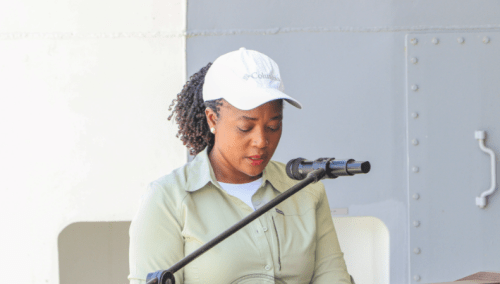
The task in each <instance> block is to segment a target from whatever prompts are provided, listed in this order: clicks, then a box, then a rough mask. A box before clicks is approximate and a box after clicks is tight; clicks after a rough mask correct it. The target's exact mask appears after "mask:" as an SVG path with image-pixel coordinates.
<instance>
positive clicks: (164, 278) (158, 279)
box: [146, 167, 326, 284]
mask: <svg viewBox="0 0 500 284" xmlns="http://www.w3.org/2000/svg"><path fill="white" fill-rule="evenodd" d="M325 174H326V171H325V169H324V168H322V167H320V168H318V169H315V170H313V171H311V172H309V173H308V174H307V177H306V178H305V179H303V180H302V181H300V182H299V183H297V184H296V185H294V186H292V187H290V188H289V189H288V190H287V191H285V192H283V193H281V194H280V195H278V196H277V197H276V198H274V199H273V200H271V201H269V202H268V203H266V204H264V205H263V206H262V207H261V208H259V209H257V210H255V211H254V212H252V213H250V215H248V216H246V217H245V218H243V219H242V220H241V221H239V222H238V223H236V224H234V225H233V226H232V227H230V228H229V229H227V230H226V231H224V232H222V233H221V234H220V235H218V236H217V237H215V238H213V239H212V240H211V241H209V242H208V243H206V244H204V245H203V246H201V247H200V248H198V249H197V250H195V251H193V252H192V253H191V254H189V255H188V256H186V257H184V258H183V259H181V260H180V261H179V262H177V263H176V264H174V265H172V267H170V268H169V269H167V270H158V271H156V272H152V273H149V274H148V276H147V279H146V282H147V283H146V284H175V278H174V273H175V272H177V271H178V270H179V269H181V268H183V267H184V266H186V265H187V264H188V263H190V262H191V261H193V260H194V259H195V258H197V257H198V256H200V255H202V254H203V253H205V252H206V251H207V250H209V249H211V248H212V247H214V246H215V245H217V244H218V243H220V242H222V241H223V240H225V239H226V238H228V237H229V236H231V235H232V234H234V233H236V232H237V231H238V230H240V229H241V228H243V227H244V226H246V225H247V224H248V223H250V222H252V221H253V220H255V219H257V218H258V217H260V216H261V215H262V214H264V213H266V212H267V211H269V210H270V209H272V208H273V207H274V206H276V205H278V204H280V203H281V202H283V201H284V200H285V199H287V198H288V197H290V196H292V195H294V194H295V193H297V192H298V191H299V190H301V189H302V188H304V187H306V186H307V185H309V184H310V183H314V182H317V181H319V180H321V179H322V178H323V177H325Z"/></svg>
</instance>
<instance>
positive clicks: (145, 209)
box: [128, 182, 184, 284]
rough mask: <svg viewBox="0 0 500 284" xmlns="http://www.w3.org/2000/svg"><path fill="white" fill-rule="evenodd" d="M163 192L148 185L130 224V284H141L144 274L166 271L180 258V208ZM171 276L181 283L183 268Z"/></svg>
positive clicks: (144, 277)
mask: <svg viewBox="0 0 500 284" xmlns="http://www.w3.org/2000/svg"><path fill="white" fill-rule="evenodd" d="M165 190H168V189H165V188H163V187H162V186H161V185H159V184H158V183H156V182H152V183H150V184H149V185H148V187H147V191H146V193H145V194H144V195H143V196H142V197H141V201H140V205H139V210H138V211H137V213H136V215H135V216H134V218H133V220H132V223H131V225H130V230H129V235H130V247H129V265H130V274H129V276H128V279H129V280H130V284H144V283H146V277H147V275H148V273H151V272H155V271H157V270H165V269H168V268H170V267H171V266H172V265H174V264H175V263H176V262H178V261H179V260H181V259H182V258H183V257H184V240H183V238H182V235H181V231H182V226H181V224H180V222H179V220H180V218H179V214H180V211H179V206H180V205H179V204H178V202H175V200H174V198H173V197H172V194H168V192H166V191H165ZM174 276H175V283H176V284H182V283H183V281H184V277H183V276H184V275H183V269H181V270H179V271H177V272H176V273H175V274H174Z"/></svg>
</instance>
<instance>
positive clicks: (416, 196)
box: [412, 193, 420, 200]
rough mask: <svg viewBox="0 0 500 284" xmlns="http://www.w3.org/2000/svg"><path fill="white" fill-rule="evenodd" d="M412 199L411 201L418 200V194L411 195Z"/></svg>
mask: <svg viewBox="0 0 500 284" xmlns="http://www.w3.org/2000/svg"><path fill="white" fill-rule="evenodd" d="M412 197H413V199H415V200H418V199H419V198H420V194H418V193H415V194H413V196H412Z"/></svg>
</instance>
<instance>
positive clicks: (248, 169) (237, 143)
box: [205, 100, 283, 183]
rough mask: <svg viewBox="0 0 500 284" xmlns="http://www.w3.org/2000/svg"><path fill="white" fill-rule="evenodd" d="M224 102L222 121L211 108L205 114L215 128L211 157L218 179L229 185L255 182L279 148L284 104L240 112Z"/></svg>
mask: <svg viewBox="0 0 500 284" xmlns="http://www.w3.org/2000/svg"><path fill="white" fill-rule="evenodd" d="M222 101H223V105H222V106H221V107H220V112H219V115H220V117H219V119H217V116H216V114H215V112H213V110H212V109H210V108H207V109H206V111H205V114H206V116H207V121H208V124H209V126H210V127H214V128H215V143H214V146H213V148H212V150H211V152H210V154H209V156H210V160H211V162H212V167H213V169H214V172H215V175H216V178H217V180H218V181H221V182H226V183H248V182H251V181H254V180H256V179H258V178H259V177H260V174H261V173H262V171H263V170H264V168H265V167H266V165H267V163H269V161H270V160H271V157H272V156H273V154H274V151H275V150H276V148H277V147H278V143H279V141H280V138H281V132H282V120H283V107H282V103H283V102H282V100H274V101H270V102H267V103H265V104H262V105H260V106H258V107H256V108H254V109H251V110H240V109H237V108H235V107H233V106H232V105H230V104H229V103H228V102H227V101H225V100H222ZM253 156H258V157H253Z"/></svg>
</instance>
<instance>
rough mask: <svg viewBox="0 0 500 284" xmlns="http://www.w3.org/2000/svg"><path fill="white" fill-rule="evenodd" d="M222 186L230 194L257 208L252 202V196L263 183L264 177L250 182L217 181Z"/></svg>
mask: <svg viewBox="0 0 500 284" xmlns="http://www.w3.org/2000/svg"><path fill="white" fill-rule="evenodd" d="M217 182H218V183H219V184H220V186H221V187H222V188H223V189H224V190H225V191H226V192H227V193H229V194H230V195H232V196H235V197H238V198H239V199H240V200H241V201H243V202H245V203H246V204H248V206H250V208H252V209H253V210H255V208H254V206H253V204H252V196H253V195H254V194H255V192H257V190H258V189H259V187H260V186H261V185H262V178H259V179H257V180H254V181H251V182H249V183H225V182H220V181H217Z"/></svg>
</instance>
